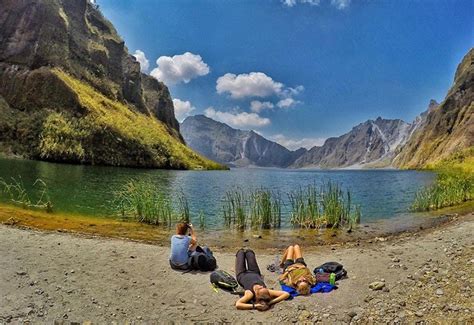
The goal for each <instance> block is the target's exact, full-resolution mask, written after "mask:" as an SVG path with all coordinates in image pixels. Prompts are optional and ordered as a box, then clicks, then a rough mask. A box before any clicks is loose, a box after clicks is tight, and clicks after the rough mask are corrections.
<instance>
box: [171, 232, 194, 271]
mask: <svg viewBox="0 0 474 325" xmlns="http://www.w3.org/2000/svg"><path fill="white" fill-rule="evenodd" d="M188 230H189V235H187V234H186V233H187V232H188ZM196 247H197V238H196V233H195V231H194V228H193V225H192V224H190V223H189V224H188V223H178V224H177V225H176V235H173V236H171V255H170V266H171V268H172V269H174V270H188V269H189V268H190V265H189V263H188V261H189V257H190V256H191V255H192V254H193V253H194V252H195V251H196Z"/></svg>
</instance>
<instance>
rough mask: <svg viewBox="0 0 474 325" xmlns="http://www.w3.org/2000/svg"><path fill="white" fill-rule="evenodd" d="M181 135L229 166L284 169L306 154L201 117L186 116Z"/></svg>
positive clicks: (205, 154)
mask: <svg viewBox="0 0 474 325" xmlns="http://www.w3.org/2000/svg"><path fill="white" fill-rule="evenodd" d="M181 132H182V134H183V137H184V139H185V141H186V143H187V144H188V145H189V146H190V147H191V148H193V149H194V150H196V151H197V152H199V153H201V154H202V155H204V156H205V157H207V158H209V159H212V160H215V161H217V162H220V163H224V164H226V165H228V166H232V167H249V166H258V167H281V168H285V167H287V166H289V165H290V164H291V163H292V162H293V161H294V160H295V159H296V158H297V157H299V156H300V155H301V154H302V153H304V152H305V151H306V149H303V148H300V149H298V150H295V151H291V150H289V149H287V148H285V147H284V146H282V145H280V144H278V143H276V142H273V141H270V140H268V139H266V138H264V137H263V136H261V135H259V134H258V133H256V132H255V131H253V130H250V131H244V130H239V129H234V128H232V127H230V126H229V125H227V124H225V123H222V122H219V121H215V120H213V119H211V118H208V117H206V116H204V115H194V116H189V117H187V118H186V119H185V120H184V121H183V122H182V123H181Z"/></svg>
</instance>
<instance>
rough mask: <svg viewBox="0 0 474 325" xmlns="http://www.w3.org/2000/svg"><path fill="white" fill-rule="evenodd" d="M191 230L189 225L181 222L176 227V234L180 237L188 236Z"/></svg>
mask: <svg viewBox="0 0 474 325" xmlns="http://www.w3.org/2000/svg"><path fill="white" fill-rule="evenodd" d="M188 229H189V225H188V224H187V223H184V222H180V223H178V224H177V225H176V234H178V235H186V232H187V231H188Z"/></svg>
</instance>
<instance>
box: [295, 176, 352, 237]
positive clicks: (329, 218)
mask: <svg viewBox="0 0 474 325" xmlns="http://www.w3.org/2000/svg"><path fill="white" fill-rule="evenodd" d="M288 198H289V201H290V205H291V213H290V222H291V224H293V225H294V226H299V227H304V228H339V227H349V228H350V229H352V227H354V226H355V225H356V224H359V223H360V218H361V209H360V206H358V205H353V204H352V201H351V192H350V191H346V192H345V191H343V189H342V187H341V185H339V184H337V183H333V182H328V183H325V184H324V185H322V186H320V187H318V186H317V185H316V184H311V185H308V186H306V187H305V188H302V187H300V188H299V189H297V190H295V191H292V192H290V193H289V194H288Z"/></svg>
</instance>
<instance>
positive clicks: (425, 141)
mask: <svg viewBox="0 0 474 325" xmlns="http://www.w3.org/2000/svg"><path fill="white" fill-rule="evenodd" d="M472 146H474V49H471V50H470V51H469V52H468V53H467V54H466V56H465V57H464V58H463V60H462V62H461V63H460V64H459V66H458V68H457V70H456V74H455V76H454V84H453V86H452V87H451V89H450V90H449V92H448V94H447V96H446V98H445V99H444V101H443V102H442V103H441V104H440V105H439V106H436V107H433V108H432V109H430V110H429V111H428V113H427V115H426V116H425V117H424V120H423V121H422V123H421V124H420V125H419V127H418V128H417V129H416V130H415V131H414V132H413V134H412V136H411V137H410V139H409V141H408V142H407V143H406V145H405V146H403V147H402V148H401V150H400V152H399V153H398V155H397V156H396V157H395V159H394V164H395V166H397V167H402V168H423V167H426V166H428V165H433V164H436V163H437V162H439V161H440V160H442V159H444V158H448V157H449V156H451V155H453V154H455V153H457V152H461V151H463V150H465V149H468V148H470V147H472Z"/></svg>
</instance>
